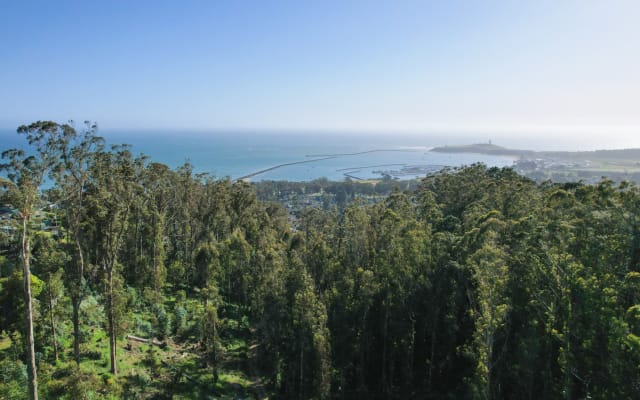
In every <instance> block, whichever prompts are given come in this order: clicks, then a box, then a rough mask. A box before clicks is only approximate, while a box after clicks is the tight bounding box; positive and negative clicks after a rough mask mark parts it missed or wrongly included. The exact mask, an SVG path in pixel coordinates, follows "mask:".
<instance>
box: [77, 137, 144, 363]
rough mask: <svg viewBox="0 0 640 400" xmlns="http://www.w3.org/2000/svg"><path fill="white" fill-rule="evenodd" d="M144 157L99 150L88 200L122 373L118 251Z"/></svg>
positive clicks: (111, 340) (113, 351)
mask: <svg viewBox="0 0 640 400" xmlns="http://www.w3.org/2000/svg"><path fill="white" fill-rule="evenodd" d="M144 160H145V158H144V157H134V156H133V155H132V153H131V151H130V149H129V147H128V146H112V148H111V151H108V152H106V151H101V152H98V153H96V159H95V162H94V163H93V165H92V166H91V182H90V188H89V190H88V197H89V198H88V199H87V200H88V202H89V207H90V213H91V216H92V221H91V222H92V224H93V225H94V229H95V233H94V235H95V237H94V238H93V246H94V247H95V251H96V257H97V261H98V263H99V266H100V267H101V268H102V270H103V272H104V274H105V284H106V290H105V292H106V293H105V297H106V302H107V304H106V311H107V328H108V332H109V349H110V364H111V368H110V369H111V373H112V374H114V375H117V374H118V367H117V358H116V347H117V336H118V333H119V317H120V316H121V315H120V314H121V311H122V310H121V309H120V308H119V307H118V306H119V303H120V299H121V296H120V295H119V293H116V291H117V290H118V289H119V285H120V284H121V279H120V271H119V270H118V266H119V262H118V255H119V253H120V251H121V249H122V247H123V244H124V241H125V238H126V232H127V228H128V224H129V216H130V212H131V209H132V206H133V203H134V201H135V199H136V197H138V196H139V194H140V193H139V192H140V184H139V182H140V176H141V173H142V172H141V171H142V170H143V168H144Z"/></svg>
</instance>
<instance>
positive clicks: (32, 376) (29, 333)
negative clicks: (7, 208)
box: [22, 218, 38, 400]
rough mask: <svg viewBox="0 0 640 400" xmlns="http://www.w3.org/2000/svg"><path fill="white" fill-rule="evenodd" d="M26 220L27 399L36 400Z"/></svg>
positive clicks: (24, 222)
mask: <svg viewBox="0 0 640 400" xmlns="http://www.w3.org/2000/svg"><path fill="white" fill-rule="evenodd" d="M27 225H28V221H27V218H23V219H22V268H23V271H22V272H23V277H24V301H25V305H26V307H25V310H26V315H25V317H26V322H27V340H28V345H27V367H28V369H29V397H30V398H31V399H32V400H38V372H37V369H36V353H35V345H34V339H33V304H32V302H31V266H30V264H31V252H30V249H29V245H30V243H29V239H28V238H27Z"/></svg>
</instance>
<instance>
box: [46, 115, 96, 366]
mask: <svg viewBox="0 0 640 400" xmlns="http://www.w3.org/2000/svg"><path fill="white" fill-rule="evenodd" d="M97 130H98V126H97V125H96V124H95V123H91V122H89V121H85V122H84V127H83V129H82V130H81V131H80V132H78V131H77V130H76V129H75V127H74V126H73V125H71V124H67V125H62V126H61V135H59V136H58V140H57V141H56V147H57V149H58V153H59V156H60V162H59V163H58V164H57V165H56V168H55V169H54V173H53V177H54V178H55V181H56V183H57V185H58V187H59V189H60V191H59V192H60V193H61V195H62V201H61V204H60V205H61V208H62V211H63V213H64V220H65V222H66V223H65V225H66V228H67V230H68V233H69V236H70V238H71V241H72V242H73V245H74V247H75V251H74V253H75V256H74V257H73V260H72V262H71V263H69V264H68V271H67V276H66V281H67V287H68V290H69V295H70V297H71V305H72V307H73V315H72V322H73V355H74V359H75V361H76V364H78V365H79V364H80V339H81V338H80V304H81V303H82V300H83V298H84V296H85V288H84V270H85V250H84V246H85V245H86V244H85V239H84V230H83V224H84V223H85V222H86V219H87V215H86V214H87V211H86V206H87V205H86V199H85V194H86V190H87V185H88V184H89V179H90V173H91V171H90V170H91V167H92V165H93V163H94V162H95V155H96V154H97V153H98V152H100V151H102V150H103V140H102V138H100V137H98V136H97Z"/></svg>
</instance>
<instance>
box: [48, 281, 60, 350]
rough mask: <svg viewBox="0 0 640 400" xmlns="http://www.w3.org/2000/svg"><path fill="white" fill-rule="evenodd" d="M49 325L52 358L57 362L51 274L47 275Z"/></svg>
mask: <svg viewBox="0 0 640 400" xmlns="http://www.w3.org/2000/svg"><path fill="white" fill-rule="evenodd" d="M48 300H49V325H50V328H51V339H52V340H53V359H54V361H55V362H58V341H57V340H56V320H55V319H54V318H53V294H52V293H51V275H49V299H48Z"/></svg>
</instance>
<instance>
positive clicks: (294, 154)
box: [0, 131, 513, 181]
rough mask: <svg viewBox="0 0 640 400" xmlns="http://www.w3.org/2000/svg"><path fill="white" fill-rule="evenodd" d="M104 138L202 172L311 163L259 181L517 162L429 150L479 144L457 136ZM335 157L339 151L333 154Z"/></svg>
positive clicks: (109, 134) (229, 173)
mask: <svg viewBox="0 0 640 400" xmlns="http://www.w3.org/2000/svg"><path fill="white" fill-rule="evenodd" d="M100 135H102V136H103V137H105V139H106V140H107V143H109V144H116V143H118V144H119V143H127V144H131V145H132V150H133V152H134V153H135V154H139V153H144V154H146V155H149V156H150V157H151V159H152V160H153V161H157V162H162V163H165V164H167V165H169V166H170V167H172V168H175V167H178V166H180V165H182V164H184V163H185V162H186V161H189V162H190V163H191V164H193V166H194V169H195V171H196V172H207V173H210V174H212V175H214V176H216V177H218V178H222V177H230V178H232V179H237V178H240V177H243V176H246V175H250V174H252V173H255V172H257V171H261V170H265V169H269V168H271V167H274V166H277V165H281V164H287V163H297V162H301V161H307V162H305V163H300V164H293V165H287V166H282V167H280V168H276V169H272V170H270V171H267V172H264V173H261V174H258V175H255V176H253V177H252V178H251V180H291V181H308V180H312V179H317V178H321V177H326V178H328V179H330V180H344V179H345V177H347V176H349V177H351V178H354V179H369V178H380V177H382V174H383V173H385V174H389V175H391V176H396V177H398V178H399V179H409V178H415V177H421V176H424V175H425V173H426V172H428V171H429V170H437V169H440V168H442V167H444V166H460V165H468V164H471V163H474V162H483V163H485V164H487V165H489V166H499V167H502V166H509V165H511V164H512V163H513V160H512V159H511V158H509V157H496V156H486V155H479V154H443V153H431V152H429V151H428V149H429V148H431V147H433V146H439V145H444V144H449V145H451V144H462V143H471V142H472V141H470V139H469V138H455V137H451V136H446V137H445V136H443V137H436V136H433V137H429V136H426V137H416V136H413V137H412V136H403V135H363V134H343V135H341V134H337V133H317V134H313V133H304V134H292V133H264V132H261V133H249V132H241V133H237V132H236V133H222V132H213V133H204V132H197V133H194V132H161V133H157V132H151V131H148V132H125V131H101V132H100ZM0 137H1V138H2V139H3V140H2V145H0V148H1V149H3V150H4V149H7V148H10V147H19V146H22V145H23V142H24V139H23V138H22V137H20V136H18V135H17V134H15V132H12V131H2V132H0ZM361 152H366V153H361ZM350 153H361V154H350ZM330 155H333V156H332V157H331V158H326V157H327V156H330ZM313 160H316V161H313Z"/></svg>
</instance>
